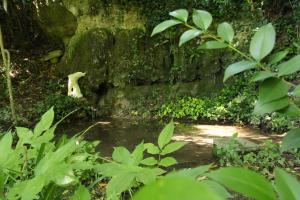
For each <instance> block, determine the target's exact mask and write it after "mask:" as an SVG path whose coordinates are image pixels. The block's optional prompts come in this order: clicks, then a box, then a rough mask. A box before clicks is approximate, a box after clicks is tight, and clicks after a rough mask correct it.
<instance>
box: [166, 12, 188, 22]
mask: <svg viewBox="0 0 300 200" xmlns="http://www.w3.org/2000/svg"><path fill="white" fill-rule="evenodd" d="M169 15H171V16H172V17H175V18H176V19H179V20H181V21H183V22H187V20H188V17H189V12H188V11H187V10H186V9H178V10H175V11H173V12H170V13H169Z"/></svg>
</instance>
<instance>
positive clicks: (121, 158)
mask: <svg viewBox="0 0 300 200" xmlns="http://www.w3.org/2000/svg"><path fill="white" fill-rule="evenodd" d="M112 158H113V160H114V161H117V162H119V163H124V164H129V163H130V162H131V154H130V152H129V151H128V149H126V148H125V147H115V148H114V152H113V154H112Z"/></svg>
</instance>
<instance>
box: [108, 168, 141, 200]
mask: <svg viewBox="0 0 300 200" xmlns="http://www.w3.org/2000/svg"><path fill="white" fill-rule="evenodd" d="M134 178H135V177H134V174H133V173H130V172H129V173H120V174H117V175H116V176H113V177H112V179H111V180H110V181H109V182H108V184H107V186H106V193H107V199H119V198H118V197H119V196H120V195H121V193H122V192H125V191H126V190H128V189H129V188H130V187H131V186H132V183H133V180H134Z"/></svg>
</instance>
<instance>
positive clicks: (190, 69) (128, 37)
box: [57, 0, 224, 116]
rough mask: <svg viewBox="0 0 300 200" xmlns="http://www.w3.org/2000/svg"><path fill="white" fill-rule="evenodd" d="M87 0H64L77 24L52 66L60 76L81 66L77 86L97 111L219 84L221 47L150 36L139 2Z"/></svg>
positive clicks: (121, 110) (204, 91) (116, 111)
mask: <svg viewBox="0 0 300 200" xmlns="http://www.w3.org/2000/svg"><path fill="white" fill-rule="evenodd" d="M101 2H102V1H101ZM93 3H94V2H93V1H92V0H90V1H87V0H75V1H70V0H64V6H65V7H66V8H68V10H69V11H70V12H71V13H73V16H75V17H76V21H77V24H78V26H77V29H76V32H75V34H74V35H73V36H72V37H71V38H70V39H69V41H68V43H66V49H65V54H64V56H63V58H62V60H61V62H60V63H59V65H58V66H57V71H58V72H60V74H61V75H62V76H64V77H66V76H67V75H68V74H70V73H74V72H78V71H81V72H86V73H87V74H86V76H85V77H84V78H82V79H81V80H80V85H81V88H82V92H83V94H84V96H85V97H86V98H87V99H88V100H89V101H90V102H91V103H93V104H94V105H96V107H97V108H99V110H100V111H102V113H106V114H113V115H118V116H121V115H122V114H124V115H128V113H130V110H138V108H137V107H139V106H140V108H142V109H144V108H146V107H149V106H150V105H152V106H154V105H155V106H156V105H161V104H162V103H163V102H164V101H165V100H167V99H172V98H176V97H179V96H184V95H188V96H201V95H202V96H203V95H209V94H211V93H212V92H213V91H216V90H217V89H219V88H220V86H221V85H222V83H221V82H222V81H221V79H222V75H223V70H222V57H223V56H224V52H222V51H211V52H207V51H201V50H198V49H197V46H196V45H195V46H194V45H193V44H194V43H193V42H191V43H190V44H189V45H187V46H185V47H183V48H179V47H178V36H177V37H176V36H174V35H168V34H164V35H160V36H157V37H154V38H151V37H150V33H149V31H146V29H145V24H144V23H145V22H144V19H143V17H142V15H141V13H140V10H139V8H137V7H130V8H126V9H125V8H122V7H120V5H109V6H108V7H105V6H103V4H102V3H99V4H96V7H93V6H95V4H93ZM101 6H102V7H101ZM93 9H94V10H93ZM174 38H175V39H174ZM195 53H196V54H195ZM194 54H195V55H194ZM158 93H159V96H163V97H162V99H161V100H157V94H158ZM142 99H147V100H146V101H144V100H142ZM118 102H119V103H118ZM141 103H145V104H144V105H141ZM137 105H139V106H137Z"/></svg>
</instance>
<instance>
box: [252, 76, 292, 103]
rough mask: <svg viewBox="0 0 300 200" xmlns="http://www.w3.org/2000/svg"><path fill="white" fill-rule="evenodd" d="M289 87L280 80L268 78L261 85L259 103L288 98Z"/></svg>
mask: <svg viewBox="0 0 300 200" xmlns="http://www.w3.org/2000/svg"><path fill="white" fill-rule="evenodd" d="M288 91H289V85H288V84H287V83H286V82H284V81H283V80H281V79H278V78H268V79H266V80H264V82H262V83H261V84H260V87H259V97H258V99H259V101H260V103H261V104H264V103H266V102H270V101H274V100H276V99H280V98H283V97H286V96H287V95H288Z"/></svg>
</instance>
